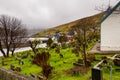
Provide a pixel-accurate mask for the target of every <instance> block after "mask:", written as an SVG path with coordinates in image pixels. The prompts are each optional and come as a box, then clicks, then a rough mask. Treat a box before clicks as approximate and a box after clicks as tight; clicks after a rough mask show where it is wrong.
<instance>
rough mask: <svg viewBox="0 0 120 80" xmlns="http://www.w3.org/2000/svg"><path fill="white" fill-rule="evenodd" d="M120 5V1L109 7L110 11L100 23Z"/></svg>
mask: <svg viewBox="0 0 120 80" xmlns="http://www.w3.org/2000/svg"><path fill="white" fill-rule="evenodd" d="M119 6H120V1H119V2H118V3H117V4H116V5H115V6H114V7H113V8H112V9H107V10H108V13H107V14H106V15H105V16H104V17H103V19H102V20H101V21H100V23H102V22H103V21H104V20H105V19H106V18H107V17H108V16H110V15H111V14H112V13H113V11H115V10H116V8H117V7H119ZM109 8H110V7H109Z"/></svg>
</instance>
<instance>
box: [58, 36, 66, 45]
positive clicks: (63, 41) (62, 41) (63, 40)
mask: <svg viewBox="0 0 120 80" xmlns="http://www.w3.org/2000/svg"><path fill="white" fill-rule="evenodd" d="M67 41H68V38H67V36H66V35H65V34H63V35H62V36H59V38H58V42H60V43H61V44H62V43H65V42H67Z"/></svg>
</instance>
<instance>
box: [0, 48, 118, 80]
mask: <svg viewBox="0 0 120 80" xmlns="http://www.w3.org/2000/svg"><path fill="white" fill-rule="evenodd" d="M25 53H28V54H33V53H32V51H26V52H21V53H16V54H25ZM50 54H51V58H50V64H51V66H52V67H54V69H53V71H52V74H51V76H50V80H90V79H89V78H90V77H91V70H89V71H88V73H87V74H79V75H74V74H65V73H64V72H65V70H68V69H70V68H73V67H74V65H73V62H75V61H77V60H78V58H81V56H79V57H76V56H75V54H74V53H72V49H71V48H67V49H61V54H63V56H64V58H60V56H59V54H57V53H56V52H55V50H54V49H53V50H50ZM102 56H105V55H96V59H98V60H101V57H102ZM106 56H111V55H106ZM0 59H1V58H0ZM4 61H5V64H7V65H4V66H2V64H1V60H0V67H3V68H7V69H10V65H11V64H13V65H15V66H16V67H17V66H21V67H22V71H21V72H20V73H21V74H25V75H28V76H30V73H33V74H36V75H41V70H42V69H41V67H40V66H37V65H35V64H32V58H31V57H30V56H28V57H27V58H24V59H22V61H24V65H20V64H19V62H18V60H16V59H15V58H14V57H9V58H5V60H4ZM98 62H99V61H94V62H92V66H91V68H92V67H93V66H94V65H95V64H97V63H98ZM111 65H112V67H113V79H112V80H120V76H119V74H120V72H117V71H116V70H115V69H116V68H120V67H117V66H115V65H114V64H113V63H112V62H111ZM102 70H103V78H104V80H109V75H110V74H109V73H110V72H109V69H107V68H102Z"/></svg>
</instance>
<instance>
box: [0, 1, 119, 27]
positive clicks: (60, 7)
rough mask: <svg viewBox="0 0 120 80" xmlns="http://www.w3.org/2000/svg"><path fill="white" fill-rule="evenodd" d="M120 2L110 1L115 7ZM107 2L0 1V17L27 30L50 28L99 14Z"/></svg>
mask: <svg viewBox="0 0 120 80" xmlns="http://www.w3.org/2000/svg"><path fill="white" fill-rule="evenodd" d="M118 1H120V0H111V5H115V4H116V3H117V2H118ZM108 2H109V0H0V15H2V14H5V15H9V16H14V17H17V18H19V19H21V20H22V22H23V23H24V24H26V25H27V27H28V28H50V27H55V26H57V25H61V24H64V23H68V22H71V21H74V20H77V19H80V18H83V17H87V16H91V15H94V14H97V13H99V11H97V10H95V7H96V6H101V5H103V4H104V5H108Z"/></svg>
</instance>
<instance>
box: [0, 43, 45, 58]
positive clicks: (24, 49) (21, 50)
mask: <svg viewBox="0 0 120 80" xmlns="http://www.w3.org/2000/svg"><path fill="white" fill-rule="evenodd" d="M46 46H47V45H46V44H45V43H44V44H40V45H38V46H37V47H41V48H45V47H46ZM27 50H31V48H30V47H22V48H17V49H16V50H15V52H23V51H27ZM4 51H5V52H6V49H4ZM0 56H3V55H2V53H1V51H0Z"/></svg>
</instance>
